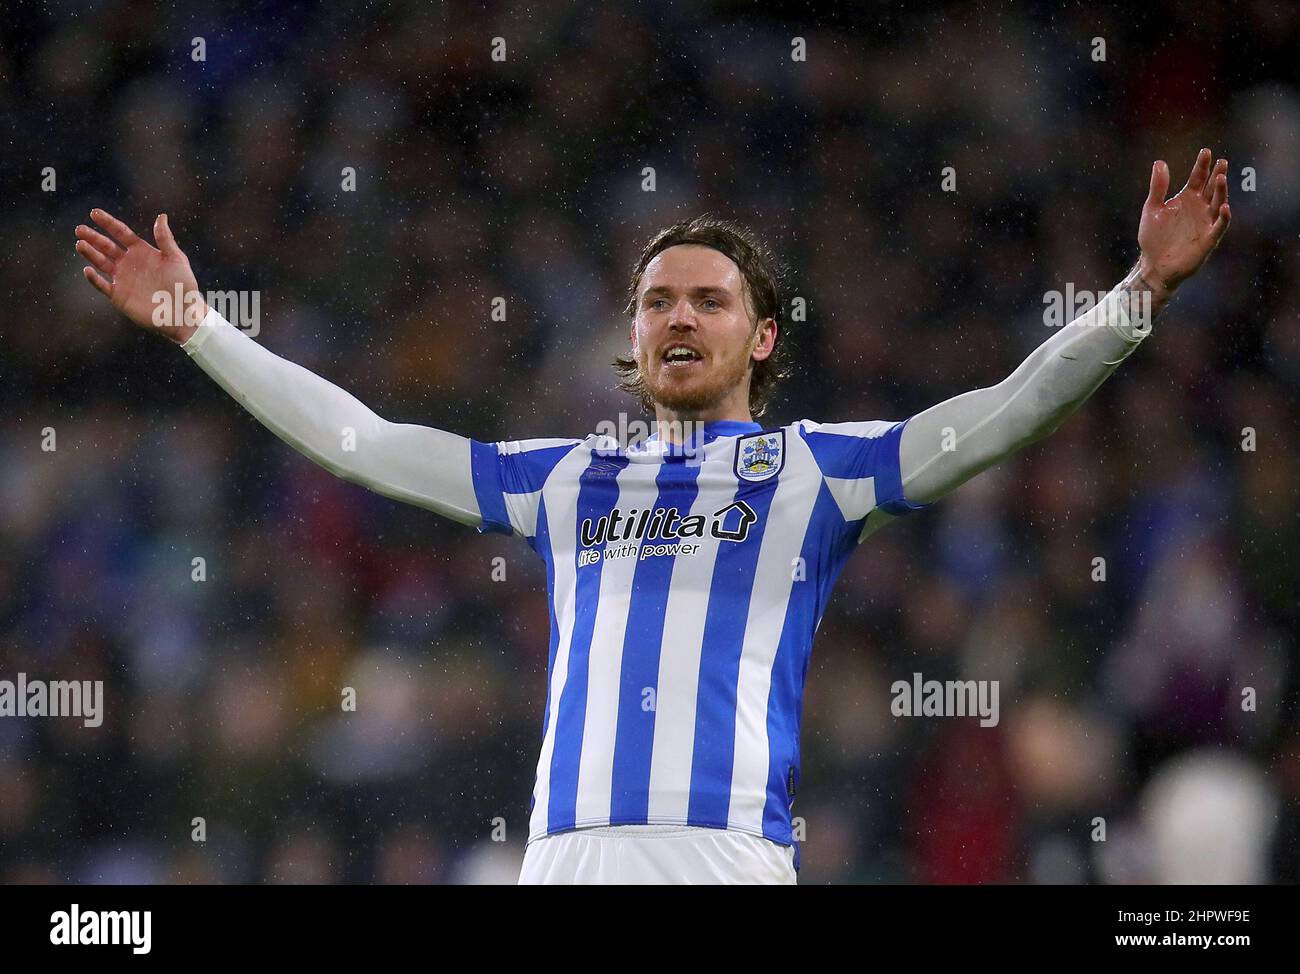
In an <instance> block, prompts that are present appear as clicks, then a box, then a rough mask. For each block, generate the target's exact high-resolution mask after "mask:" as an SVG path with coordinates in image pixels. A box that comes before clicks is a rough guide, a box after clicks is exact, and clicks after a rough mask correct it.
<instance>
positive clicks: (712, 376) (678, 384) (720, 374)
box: [641, 356, 749, 415]
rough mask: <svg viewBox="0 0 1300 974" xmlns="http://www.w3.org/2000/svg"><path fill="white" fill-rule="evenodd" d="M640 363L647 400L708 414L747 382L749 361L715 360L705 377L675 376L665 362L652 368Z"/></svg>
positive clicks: (671, 407) (740, 358)
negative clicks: (737, 387)
mask: <svg viewBox="0 0 1300 974" xmlns="http://www.w3.org/2000/svg"><path fill="white" fill-rule="evenodd" d="M646 365H647V363H644V362H643V363H642V364H641V382H642V384H643V385H644V386H645V391H646V395H647V397H648V398H649V399H650V401H651V402H652V403H654V404H655V405H656V406H660V407H662V408H664V409H667V410H671V411H672V412H676V413H683V414H686V415H691V414H698V413H703V412H707V411H709V410H711V409H713V408H714V407H716V406H717V405H718V404H719V403H720V402H722V400H723V399H724V398H725V397H726V396H727V395H728V394H729V393H730V392H731V391H732V390H733V389H735V388H736V386H738V385H740V384H741V383H742V382H744V380H745V376H746V374H747V373H748V372H749V358H748V356H745V357H739V356H738V357H737V358H735V359H734V360H724V361H714V362H713V364H711V365H710V366H709V368H708V369H707V370H701V371H702V372H703V374H700V375H692V376H689V377H680V378H679V377H676V376H673V375H672V374H671V372H669V371H668V368H667V367H665V366H664V365H663V364H662V363H659V362H656V363H655V366H654V368H653V369H647V367H646Z"/></svg>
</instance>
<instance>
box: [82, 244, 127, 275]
mask: <svg viewBox="0 0 1300 974" xmlns="http://www.w3.org/2000/svg"><path fill="white" fill-rule="evenodd" d="M77 253H79V254H81V256H82V257H84V258H86V260H88V261H90V262H91V263H92V264H94V265H95V269H96V270H98V271H103V272H104V273H105V274H107V275H109V276H110V277H111V276H112V274H113V271H114V270H115V269H116V266H117V265H116V264H115V263H114V262H113V261H112V260H110V259H109V258H107V257H105V256H104V255H103V254H101V253H100V252H99V251H98V250H96V249H95V248H94V247H92V246H91V245H90V244H89V243H87V242H86V241H85V240H78V241H77Z"/></svg>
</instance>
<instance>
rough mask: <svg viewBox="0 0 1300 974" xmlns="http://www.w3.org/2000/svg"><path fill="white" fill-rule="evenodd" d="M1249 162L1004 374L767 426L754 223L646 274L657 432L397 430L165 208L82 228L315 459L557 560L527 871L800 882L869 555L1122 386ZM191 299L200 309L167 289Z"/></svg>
mask: <svg viewBox="0 0 1300 974" xmlns="http://www.w3.org/2000/svg"><path fill="white" fill-rule="evenodd" d="M1226 171H1227V162H1226V160H1219V161H1218V162H1217V163H1215V164H1212V162H1211V155H1210V152H1209V150H1208V149H1206V150H1202V152H1201V153H1200V155H1199V156H1198V158H1197V161H1196V164H1195V166H1194V167H1193V169H1192V171H1191V175H1190V176H1189V178H1188V181H1187V184H1186V185H1185V186H1184V188H1183V189H1182V191H1181V192H1179V193H1178V194H1177V195H1175V196H1174V197H1173V198H1171V199H1169V200H1167V201H1166V199H1165V193H1166V191H1167V189H1168V186H1169V170H1168V167H1167V166H1166V165H1165V164H1164V163H1163V162H1158V163H1156V164H1155V165H1154V166H1153V167H1152V172H1151V182H1150V191H1149V195H1148V197H1147V200H1146V203H1145V205H1144V206H1143V210H1142V216H1141V220H1140V224H1139V229H1138V245H1139V249H1140V258H1139V260H1138V262H1137V264H1136V265H1135V266H1134V268H1133V270H1132V271H1131V272H1130V273H1129V275H1128V276H1127V277H1126V278H1125V279H1124V280H1123V281H1121V282H1120V283H1119V284H1118V285H1117V286H1116V288H1115V289H1114V290H1113V291H1111V292H1110V293H1109V294H1107V295H1106V296H1105V297H1104V298H1103V299H1102V300H1101V301H1100V302H1099V303H1098V304H1097V305H1096V306H1095V307H1093V308H1092V309H1091V310H1089V311H1088V312H1086V313H1085V314H1083V315H1081V316H1080V317H1079V318H1077V319H1075V320H1074V321H1073V322H1071V323H1070V324H1069V325H1067V326H1066V327H1064V328H1062V329H1061V330H1060V331H1059V332H1058V333H1056V334H1055V335H1053V336H1052V337H1051V338H1050V339H1048V340H1047V341H1046V342H1044V343H1043V344H1042V345H1041V346H1039V347H1038V348H1037V349H1036V350H1035V351H1034V352H1033V353H1031V354H1030V356H1029V357H1028V358H1027V359H1026V360H1025V361H1024V363H1023V364H1021V365H1020V366H1019V367H1018V368H1017V369H1016V370H1015V372H1013V373H1012V374H1011V376H1009V377H1008V378H1007V379H1006V380H1004V381H1003V382H1001V383H999V384H997V385H995V386H991V387H989V388H985V389H977V390H975V391H972V392H968V393H966V394H964V395H960V396H957V397H956V398H953V399H950V400H948V401H946V402H943V403H940V404H938V405H936V406H933V407H931V408H930V409H927V410H925V411H924V412H921V413H918V414H917V415H915V416H913V417H911V418H910V419H908V420H906V421H904V422H883V421H866V422H842V423H817V422H813V421H811V420H806V419H805V420H800V421H798V422H795V423H790V424H788V425H785V426H763V425H761V424H759V423H758V422H756V421H755V416H758V415H761V414H762V411H763V408H764V406H765V405H766V404H767V402H768V400H769V397H770V395H771V392H772V389H773V386H774V384H775V383H776V382H777V380H778V379H779V378H780V377H781V375H782V373H783V368H784V363H783V353H784V347H783V346H782V345H781V344H780V342H779V339H780V337H781V329H780V326H779V319H780V317H781V304H780V297H779V294H778V286H777V279H776V275H775V273H774V271H773V268H772V264H771V261H770V259H769V258H768V257H767V256H766V254H765V251H764V249H763V247H762V246H761V244H760V243H759V242H758V241H757V240H756V239H755V237H754V236H753V235H752V234H750V233H748V232H747V231H744V230H742V229H740V228H738V227H736V226H734V225H732V224H729V223H726V222H723V221H719V220H712V219H707V218H699V219H694V220H688V221H685V222H683V223H679V224H677V225H674V226H672V227H669V228H668V229H666V230H664V231H662V232H661V233H659V234H658V235H656V236H655V238H654V239H653V240H651V241H650V242H649V244H648V245H647V246H646V248H645V250H644V252H643V253H642V255H641V258H640V260H639V261H638V263H637V265H636V268H635V270H634V272H633V274H632V279H631V287H630V299H629V302H628V305H627V311H628V313H629V315H630V316H631V318H632V322H631V327H630V331H629V338H630V351H629V355H628V357H627V358H621V359H619V360H617V362H616V363H615V365H616V368H617V370H618V372H619V375H620V377H621V381H622V385H623V387H624V388H625V389H627V390H628V391H629V392H631V393H632V394H634V395H635V396H636V397H637V398H638V399H639V400H640V401H641V403H642V405H643V406H644V407H645V408H646V409H647V410H648V411H649V412H652V413H653V415H654V417H655V421H656V429H657V432H656V435H654V436H652V437H650V438H649V439H648V440H647V441H645V442H641V443H636V444H620V443H616V442H611V441H610V438H608V437H598V436H594V435H593V436H588V437H586V438H583V439H532V440H520V441H511V442H500V443H485V442H480V441H477V440H471V439H467V438H465V437H462V436H457V435H455V434H452V433H448V432H444V431H442V430H438V429H433V428H430V427H424V426H414V425H407V424H396V423H390V422H387V421H385V420H383V419H381V418H380V417H379V416H377V415H375V414H374V413H373V412H371V411H370V410H369V409H367V408H366V407H365V406H364V405H362V404H361V403H360V402H358V401H357V400H356V399H354V398H353V397H352V396H350V395H349V394H348V393H346V392H344V391H343V390H342V389H339V388H338V387H336V386H334V385H332V384H331V383H329V382H327V381H326V380H325V379H322V378H320V377H319V376H316V375H314V374H313V373H311V372H309V371H307V370H306V369H303V368H300V367H299V366H297V365H294V364H292V363H291V362H289V361H287V360H285V359H282V358H280V357H278V356H276V355H274V354H272V353H271V352H269V351H267V350H266V349H265V348H263V347H261V346H260V345H259V344H258V343H257V342H255V341H253V339H252V338H250V337H249V336H248V335H246V334H244V333H243V332H241V331H240V330H239V329H237V328H235V327H233V326H232V325H231V324H230V323H229V322H227V321H226V320H225V319H224V318H222V317H221V315H219V314H218V313H217V312H216V311H215V310H212V309H209V308H207V307H206V306H205V305H204V304H203V302H202V299H201V297H200V296H198V285H197V282H196V281H195V279H194V274H193V272H192V271H191V269H190V266H189V262H188V260H187V259H186V258H185V255H184V254H183V253H182V252H181V251H180V249H179V248H178V246H177V244H176V241H175V238H174V237H173V235H172V233H171V230H170V228H169V227H168V224H167V219H166V217H165V215H163V216H159V217H158V219H157V220H156V221H155V224H154V238H155V240H156V241H157V243H158V246H159V248H160V249H157V250H156V249H154V248H153V247H151V246H150V245H149V244H147V243H146V242H144V241H142V240H141V239H140V238H138V237H137V236H136V235H135V234H134V233H133V232H132V231H131V230H130V228H128V227H127V226H126V225H125V224H123V223H122V222H121V221H119V220H116V219H115V218H113V217H112V216H110V215H109V214H107V213H105V212H103V211H102V210H95V211H93V212H92V214H91V216H92V218H93V219H94V221H95V222H96V223H98V224H99V225H100V226H101V227H102V228H103V229H104V231H106V233H101V232H99V231H97V230H94V229H92V228H90V227H88V226H79V227H77V231H76V232H77V237H78V238H79V239H78V243H77V250H78V252H79V253H80V254H82V255H83V256H84V257H85V258H86V259H87V260H89V262H90V264H91V265H92V266H89V267H87V268H86V269H85V274H86V277H87V279H88V280H89V281H90V282H91V283H92V284H93V285H94V286H95V287H96V288H98V289H99V290H100V291H101V292H103V293H104V294H105V295H106V296H107V297H109V298H110V299H111V301H112V302H113V304H114V305H115V306H116V307H117V308H119V309H120V310H121V311H123V312H124V313H125V314H127V316H128V317H130V318H131V319H132V320H133V321H135V322H136V323H137V324H140V325H143V326H145V327H154V326H155V325H156V324H162V325H164V327H163V328H162V331H163V332H164V333H165V334H167V335H168V337H170V338H172V339H173V340H175V341H177V342H179V343H181V344H182V346H183V347H184V349H185V351H186V353H187V354H189V355H190V356H191V357H192V358H193V359H194V361H195V362H196V363H197V364H198V366H199V367H200V368H201V369H203V371H205V372H207V373H208V374H209V375H210V376H212V378H213V379H215V380H216V381H217V382H218V383H219V384H220V385H221V386H222V387H223V388H225V389H226V390H227V391H228V392H230V393H231V394H232V395H233V396H234V397H235V398H236V399H237V400H238V401H239V402H240V403H241V404H242V405H243V406H244V407H245V408H247V409H248V410H249V411H250V412H251V413H252V414H253V415H254V416H256V417H257V418H258V419H259V420H260V421H261V422H262V423H264V424H265V425H266V426H267V427H268V428H269V429H271V430H272V431H273V432H274V433H275V434H276V435H278V436H279V437H281V438H282V439H284V440H285V441H286V442H287V443H289V444H290V445H291V446H293V447H295V448H296V449H298V450H299V451H301V452H302V453H303V454H305V455H306V456H308V457H310V458H311V459H312V460H314V461H316V462H317V463H319V464H321V465H322V466H324V467H325V468H326V469H328V470H330V471H331V472H333V473H335V474H337V475H338V476H340V477H344V478H346V479H348V480H350V481H353V482H355V483H359V484H363V485H365V486H367V487H369V488H371V489H373V490H376V491H378V492H380V493H382V494H384V495H386V496H389V497H392V498H395V499H397V500H402V501H407V502H409V503H412V504H417V505H420V506H423V507H426V508H428V509H429V510H432V511H435V512H437V513H439V514H442V515H445V516H447V517H450V518H453V519H455V520H457V521H461V522H463V523H465V524H470V525H474V526H476V527H478V529H479V530H480V531H501V532H507V533H513V534H517V535H519V536H520V537H522V538H523V539H525V540H526V541H527V542H528V544H529V545H530V546H531V547H532V548H533V550H534V551H536V552H537V554H538V555H539V556H540V557H541V558H542V560H543V561H544V563H545V565H546V570H547V583H548V594H549V597H550V600H551V622H552V625H551V636H550V654H549V667H548V680H549V684H548V693H547V703H546V712H545V715H544V722H543V731H542V747H541V755H540V758H539V760H538V764H537V778H536V786H535V788H534V791H533V800H532V813H531V816H532V817H531V824H530V834H529V844H528V848H527V852H526V854H525V858H524V864H523V870H522V873H521V875H520V881H521V882H525V883H607V882H644V883H656V882H704V883H726V882H738V883H790V882H794V880H795V876H796V851H795V846H794V837H793V835H792V830H791V815H790V806H791V802H792V801H793V799H794V795H795V792H796V791H797V789H798V786H799V721H800V715H801V704H802V696H803V688H804V678H805V674H806V671H807V666H808V660H809V654H810V652H811V646H812V640H813V635H814V633H815V632H816V630H817V626H818V623H819V622H820V620H821V616H822V612H823V611H824V609H825V606H826V603H827V600H828V599H829V597H830V592H831V589H832V587H833V585H834V582H835V580H836V578H837V577H838V575H839V573H840V570H841V568H842V567H843V565H844V563H845V561H846V560H847V558H848V556H849V555H850V554H851V553H852V552H853V550H854V549H855V548H856V546H857V545H858V543H859V542H861V541H862V540H863V539H865V538H866V537H868V536H869V535H870V534H872V533H873V532H874V531H876V530H877V529H879V528H880V527H881V526H882V525H884V524H885V523H887V522H888V521H890V520H891V519H893V518H895V517H898V516H900V515H903V514H905V513H907V512H909V511H911V510H914V509H916V508H919V507H921V506H924V505H926V504H929V503H932V502H933V501H935V500H937V499H939V498H940V497H942V496H943V495H944V494H946V493H948V492H949V491H951V490H953V489H954V488H955V487H957V486H958V485H959V484H961V483H963V482H964V481H966V480H968V479H969V478H970V477H972V476H974V475H975V474H977V473H979V472H980V471H981V470H984V469H985V468H987V467H989V466H990V465H992V464H993V463H995V462H997V461H998V460H1000V459H1002V458H1004V457H1006V456H1008V455H1010V454H1012V453H1014V452H1015V451H1017V450H1019V449H1020V448H1022V447H1024V446H1026V445H1027V444H1029V443H1031V442H1033V441H1035V440H1037V439H1039V438H1041V437H1043V436H1045V435H1046V434H1048V433H1050V432H1051V431H1052V430H1054V429H1055V428H1056V427H1057V426H1058V425H1059V424H1060V423H1061V422H1062V420H1064V419H1065V417H1066V416H1067V415H1069V413H1071V412H1072V411H1073V410H1074V409H1075V408H1077V407H1078V406H1079V405H1080V404H1081V403H1082V402H1083V401H1084V400H1085V399H1086V398H1087V397H1088V396H1089V395H1091V394H1092V392H1093V391H1094V390H1095V389H1096V388H1097V387H1098V386H1100V385H1101V383H1102V382H1104V381H1105V380H1106V378H1107V377H1108V376H1109V375H1110V374H1111V373H1112V372H1113V371H1114V370H1115V368H1116V367H1117V366H1118V365H1119V363H1120V362H1122V361H1123V360H1124V359H1125V358H1126V357H1127V356H1128V355H1129V354H1131V353H1132V351H1133V350H1134V349H1135V348H1136V347H1137V345H1138V344H1139V343H1140V342H1141V341H1142V340H1143V338H1145V337H1146V335H1147V334H1148V333H1149V331H1150V324H1151V318H1152V317H1153V316H1154V314H1155V313H1156V312H1158V311H1159V310H1160V309H1161V308H1162V307H1163V306H1164V305H1165V304H1166V303H1167V302H1168V300H1169V298H1170V296H1171V295H1172V293H1173V290H1174V288H1176V287H1177V286H1178V285H1179V284H1180V283H1181V282H1182V281H1183V280H1185V279H1186V278H1187V277H1189V276H1190V275H1191V274H1193V273H1194V272H1195V271H1196V270H1197V268H1199V267H1200V266H1201V264H1202V263H1203V262H1204V260H1205V259H1206V257H1207V256H1208V255H1209V253H1210V251H1211V250H1213V248H1214V247H1215V245H1217V243H1218V242H1219V240H1220V239H1221V238H1222V236H1223V234H1224V233H1225V232H1226V230H1227V227H1228V223H1229V220H1230V217H1231V214H1230V211H1229V208H1228V206H1227V202H1226V198H1227V179H1226V175H1225V174H1226ZM178 286H179V287H180V288H181V290H182V292H183V293H184V294H185V295H186V296H187V301H190V296H194V300H193V301H190V305H191V306H190V307H189V309H188V310H189V313H188V314H187V313H184V311H183V309H181V308H179V307H173V308H170V309H169V308H168V307H167V306H166V301H165V300H163V299H166V298H167V296H168V295H171V294H173V293H175V289H176V288H177V287H178ZM155 295H161V296H162V299H158V298H155V297H154V296H155ZM160 312H161V313H160ZM160 318H161V320H159V319H160ZM345 431H349V432H350V433H351V434H352V435H351V436H350V437H349V436H347V435H345ZM633 554H635V557H633V556H632V555H633Z"/></svg>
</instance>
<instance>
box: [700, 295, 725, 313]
mask: <svg viewBox="0 0 1300 974" xmlns="http://www.w3.org/2000/svg"><path fill="white" fill-rule="evenodd" d="M700 306H701V307H703V308H704V309H705V310H707V311H716V310H717V309H718V308H720V307H722V305H720V304H718V302H717V299H716V298H705V299H704V300H703V301H701V302H700Z"/></svg>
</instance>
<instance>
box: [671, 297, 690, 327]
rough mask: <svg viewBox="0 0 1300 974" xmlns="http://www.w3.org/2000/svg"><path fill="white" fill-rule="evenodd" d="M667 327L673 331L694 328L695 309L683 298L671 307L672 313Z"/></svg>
mask: <svg viewBox="0 0 1300 974" xmlns="http://www.w3.org/2000/svg"><path fill="white" fill-rule="evenodd" d="M668 327H669V328H670V329H672V330H674V331H682V330H686V329H694V328H695V327H696V321H695V307H694V305H692V304H691V302H690V301H689V300H687V299H686V298H685V297H683V298H681V299H680V300H678V302H677V303H676V304H675V305H673V313H672V314H671V315H670V316H669V318H668Z"/></svg>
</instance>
